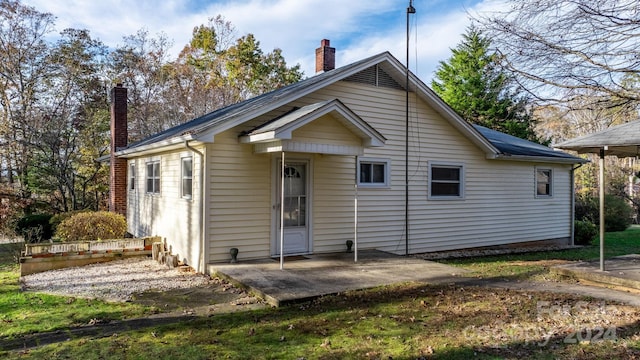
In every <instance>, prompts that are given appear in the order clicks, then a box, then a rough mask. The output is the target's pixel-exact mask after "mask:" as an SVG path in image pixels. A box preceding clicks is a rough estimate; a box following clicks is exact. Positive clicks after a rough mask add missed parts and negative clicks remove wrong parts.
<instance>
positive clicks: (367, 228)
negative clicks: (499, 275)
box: [302, 82, 571, 253]
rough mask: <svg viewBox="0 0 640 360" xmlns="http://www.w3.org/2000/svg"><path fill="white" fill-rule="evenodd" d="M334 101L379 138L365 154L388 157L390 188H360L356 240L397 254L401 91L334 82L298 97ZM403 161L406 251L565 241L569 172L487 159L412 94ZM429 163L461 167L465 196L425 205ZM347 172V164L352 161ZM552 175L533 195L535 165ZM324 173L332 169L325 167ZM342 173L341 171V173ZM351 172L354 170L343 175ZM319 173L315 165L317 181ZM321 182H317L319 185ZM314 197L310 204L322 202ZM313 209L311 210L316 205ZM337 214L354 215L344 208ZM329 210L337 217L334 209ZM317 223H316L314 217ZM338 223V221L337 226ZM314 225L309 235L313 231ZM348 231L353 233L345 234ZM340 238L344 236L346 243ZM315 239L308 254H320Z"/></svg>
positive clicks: (400, 247) (348, 222) (400, 244)
mask: <svg viewBox="0 0 640 360" xmlns="http://www.w3.org/2000/svg"><path fill="white" fill-rule="evenodd" d="M336 97H338V98H340V100H341V101H342V102H344V103H345V104H346V105H347V106H348V107H349V108H351V109H352V110H353V111H354V112H356V113H357V114H358V115H359V116H360V117H361V118H363V119H364V120H365V121H367V122H368V123H369V124H370V125H372V126H373V127H374V128H376V129H377V130H378V131H379V132H381V133H382V134H383V135H384V136H385V137H386V138H387V142H386V145H385V147H383V148H379V149H366V150H365V153H364V156H367V157H376V158H389V159H391V187H390V188H389V189H366V188H360V189H359V191H358V198H359V201H358V203H359V211H358V213H359V217H358V241H359V245H360V247H361V248H376V249H380V250H384V251H390V252H397V253H404V251H405V231H404V182H405V178H404V166H405V160H404V157H405V153H404V151H405V148H404V136H405V127H404V126H405V113H404V109H405V93H404V92H402V91H397V90H392V89H386V88H375V87H371V86H367V85H361V84H355V83H347V82H339V83H337V84H334V85H332V86H329V87H327V88H325V89H323V90H322V91H320V92H318V93H316V94H314V96H313V97H311V96H310V97H308V98H305V99H302V100H303V101H302V102H303V103H304V102H308V103H313V102H316V101H320V100H325V99H330V98H336ZM410 98H411V109H412V111H411V112H410V156H409V161H410V162H409V173H410V178H409V194H410V207H409V219H410V221H409V224H410V227H409V236H410V241H409V242H410V248H409V252H411V253H419V252H428V251H439V250H450V249H459V248H467V247H477V246H489V245H501V244H508V243H514V242H527V241H536V240H547V239H555V238H568V237H569V236H570V222H571V219H570V214H571V213H570V196H571V194H570V192H571V183H570V166H569V165H550V164H536V163H529V162H517V161H503V160H487V159H486V158H485V156H484V154H483V153H482V152H480V150H479V149H478V148H477V147H476V146H475V145H473V144H472V143H471V142H470V141H469V140H467V138H466V137H464V136H463V135H462V134H460V133H459V132H458V131H457V130H456V129H455V128H453V127H452V126H451V125H450V124H449V123H448V122H447V121H446V120H444V119H443V118H442V117H441V116H440V115H439V114H438V113H436V112H435V111H433V110H432V109H430V108H429V107H427V106H426V105H425V104H424V103H423V102H422V101H419V100H418V101H417V102H416V99H415V96H411V97H410ZM429 161H438V162H452V163H457V164H463V165H464V178H465V181H464V198H463V199H460V200H458V199H456V200H429V199H428V198H427V194H428V193H427V191H428V184H427V182H428V163H429ZM351 164H352V165H351V166H354V165H353V162H351ZM537 165H539V166H542V167H546V168H551V169H553V192H554V194H553V197H551V198H536V197H535V167H536V166H537ZM328 168H329V169H330V170H331V169H332V168H331V167H328ZM345 170H347V169H345ZM350 170H351V172H353V168H351V169H350ZM322 176H323V173H322V171H321V169H320V168H319V167H318V168H317V169H316V177H318V178H321V177H322ZM320 183H321V182H316V186H319V184H320ZM319 197H320V196H317V197H316V198H315V201H316V202H318V201H321V200H320V199H319ZM316 205H317V204H316ZM343 206H345V208H344V210H342V212H344V213H348V212H349V211H351V212H352V211H353V210H352V209H353V205H352V204H345V205H343ZM334 211H337V210H335V209H334ZM317 216H318V212H316V221H320V219H319V218H317ZM341 219H342V221H341ZM331 224H332V226H333V227H336V228H341V229H349V227H351V229H352V226H353V219H352V218H349V217H346V216H345V217H344V218H342V217H334V218H333V219H332V220H331ZM319 228H321V225H320V224H317V225H316V226H315V227H314V231H315V232H316V233H317V232H320V231H322V230H320V229H319ZM351 233H352V231H351ZM348 236H349V235H348V233H345V236H343V238H344V237H348ZM321 243H322V241H319V239H318V238H316V239H315V243H314V244H315V249H318V250H320V249H321V247H320V244H321Z"/></svg>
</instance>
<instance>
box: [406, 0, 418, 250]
mask: <svg viewBox="0 0 640 360" xmlns="http://www.w3.org/2000/svg"><path fill="white" fill-rule="evenodd" d="M415 13H416V9H415V8H414V7H413V0H409V7H408V8H407V68H406V76H407V79H406V80H407V83H406V86H405V90H406V99H405V100H406V101H405V106H406V108H405V115H406V118H405V129H404V231H405V237H404V248H405V253H404V254H405V255H409V15H411V14H415Z"/></svg>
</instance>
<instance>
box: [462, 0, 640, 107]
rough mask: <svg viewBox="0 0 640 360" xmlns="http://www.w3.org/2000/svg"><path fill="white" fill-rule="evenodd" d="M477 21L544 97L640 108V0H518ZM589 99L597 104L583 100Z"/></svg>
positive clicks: (591, 104) (531, 87)
mask: <svg viewBox="0 0 640 360" xmlns="http://www.w3.org/2000/svg"><path fill="white" fill-rule="evenodd" d="M511 4H512V5H511V7H510V8H509V9H508V10H506V11H500V12H493V13H489V14H484V15H481V16H477V17H476V19H475V20H476V21H477V22H478V23H479V26H481V27H482V28H484V30H485V31H486V32H487V34H488V36H490V38H491V39H492V41H493V44H494V46H495V47H496V48H497V49H499V51H500V53H501V54H502V55H503V61H504V65H505V67H506V69H508V70H509V71H511V72H512V73H513V74H514V75H515V76H516V78H517V79H518V80H519V82H520V83H521V85H522V86H523V87H524V88H525V89H527V90H528V91H529V92H530V93H531V94H532V95H534V96H535V97H536V98H537V99H539V100H542V101H544V102H547V103H548V102H559V101H560V102H565V104H567V103H566V101H567V100H569V101H571V103H572V104H573V105H575V104H581V106H585V107H588V108H594V107H609V108H613V107H616V108H618V109H623V108H625V107H627V108H628V107H631V108H636V107H637V105H638V104H639V103H640V86H639V80H640V78H639V71H640V56H639V54H640V2H638V1H637V0H608V1H593V0H518V1H512V2H511ZM586 94H588V95H589V98H590V101H589V102H584V101H573V100H575V99H576V98H581V99H584V96H585V95H586Z"/></svg>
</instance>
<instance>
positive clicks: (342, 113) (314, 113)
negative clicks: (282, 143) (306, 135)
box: [240, 99, 386, 147]
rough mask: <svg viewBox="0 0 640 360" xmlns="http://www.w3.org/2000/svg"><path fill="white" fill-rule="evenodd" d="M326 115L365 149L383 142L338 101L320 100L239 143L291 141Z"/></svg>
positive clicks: (247, 136)
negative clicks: (332, 115) (295, 132)
mask: <svg viewBox="0 0 640 360" xmlns="http://www.w3.org/2000/svg"><path fill="white" fill-rule="evenodd" d="M326 114H335V116H336V118H337V119H338V121H339V122H341V123H342V124H343V125H344V126H345V127H347V128H348V129H350V130H351V131H352V132H353V133H354V134H356V135H357V136H358V137H360V138H361V139H363V140H364V143H365V145H366V146H371V147H376V146H383V145H384V142H385V141H386V139H385V137H384V136H382V134H380V133H379V132H378V131H377V130H376V129H374V128H373V127H372V126H371V125H369V124H368V123H367V122H366V121H364V120H362V118H361V117H360V116H358V115H357V114H356V113H354V112H353V111H351V109H349V108H348V107H347V106H346V105H345V104H343V103H342V101H340V100H338V99H334V100H327V101H321V102H319V103H315V104H311V105H307V106H303V107H301V108H297V109H294V110H292V111H290V112H288V113H286V114H284V115H282V116H280V117H278V118H276V119H274V120H272V121H269V122H267V123H265V124H262V125H260V126H258V127H256V128H255V129H253V130H251V131H249V132H247V133H245V134H242V135H241V137H240V140H241V141H242V142H245V143H250V142H260V141H270V140H275V139H280V140H282V139H291V137H292V132H293V131H295V130H297V129H299V128H300V127H302V126H304V125H306V124H308V123H310V122H312V121H314V120H316V119H318V118H320V117H321V116H324V115H326Z"/></svg>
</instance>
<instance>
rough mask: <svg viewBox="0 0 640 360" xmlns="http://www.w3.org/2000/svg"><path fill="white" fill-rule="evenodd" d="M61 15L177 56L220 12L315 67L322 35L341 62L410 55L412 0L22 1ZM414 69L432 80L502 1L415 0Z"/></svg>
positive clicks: (305, 66) (105, 35) (61, 23)
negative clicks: (157, 39)
mask: <svg viewBox="0 0 640 360" xmlns="http://www.w3.org/2000/svg"><path fill="white" fill-rule="evenodd" d="M22 2H23V3H24V4H26V5H29V6H33V7H35V8H36V9H37V10H38V11H40V12H49V13H51V14H53V15H54V16H56V18H57V19H56V28H57V30H58V31H62V30H63V29H65V28H69V27H71V28H76V29H87V30H89V31H90V33H91V34H92V36H93V37H95V38H98V39H100V40H101V41H102V42H104V43H105V44H106V45H108V46H110V47H116V46H118V45H119V44H122V38H123V37H124V36H127V35H132V34H135V33H136V32H137V31H138V30H139V29H142V28H144V29H146V30H148V31H149V33H150V34H151V35H156V34H158V33H160V32H163V33H165V34H166V35H167V36H168V38H169V39H172V40H173V42H174V46H173V48H172V54H173V56H174V57H175V56H176V55H177V54H178V52H179V51H180V50H181V49H182V47H183V46H184V45H185V44H186V43H187V42H188V41H189V39H190V38H191V32H192V30H193V28H194V27H195V26H198V25H201V24H206V23H207V19H208V18H210V17H215V16H216V15H218V14H220V15H222V16H223V17H224V18H225V19H226V20H228V21H230V22H231V23H232V24H233V25H234V26H235V27H236V30H237V33H238V35H239V36H241V35H245V34H247V33H252V34H254V35H255V37H256V38H257V39H258V40H259V41H260V44H261V48H262V49H263V51H265V52H268V51H271V50H273V49H274V48H280V49H282V51H283V55H284V57H285V59H286V61H287V63H288V64H290V65H293V64H296V63H299V64H300V65H301V66H302V70H303V71H304V72H305V75H307V76H311V75H313V74H314V73H315V69H314V66H315V65H314V54H315V53H314V52H315V48H317V47H318V46H319V45H320V40H321V39H329V40H331V45H332V46H333V47H335V48H336V65H337V66H340V65H345V64H348V63H351V62H353V61H357V60H359V59H362V58H364V57H367V56H370V55H374V54H377V53H380V52H383V51H390V52H391V53H392V54H393V55H394V56H395V57H397V58H398V59H399V60H400V61H402V62H403V63H404V62H405V60H406V47H405V43H406V8H407V6H408V5H409V0H208V1H207V0H165V1H160V0H156V1H153V0H136V1H131V0H101V1H93V0H57V1H52V0H22ZM413 6H414V8H415V9H416V14H414V15H412V16H411V25H410V27H411V41H410V57H409V58H410V60H409V61H410V68H411V70H412V71H413V72H415V73H416V74H417V75H418V76H419V77H420V78H421V79H422V80H424V81H425V82H426V83H427V84H429V83H430V81H431V78H432V77H433V72H434V71H435V69H436V68H437V66H438V62H439V61H441V60H446V59H447V58H448V57H449V56H450V55H451V51H450V48H452V47H455V46H456V45H457V44H458V43H459V41H460V39H461V34H462V33H464V31H465V29H466V27H467V26H468V25H469V24H470V21H469V19H468V15H467V13H472V14H477V13H482V12H484V11H487V10H490V9H496V8H502V7H504V6H505V5H504V1H503V0H414V1H413Z"/></svg>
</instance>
